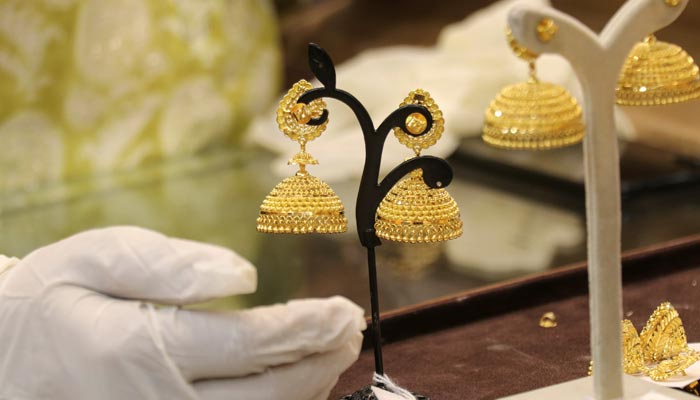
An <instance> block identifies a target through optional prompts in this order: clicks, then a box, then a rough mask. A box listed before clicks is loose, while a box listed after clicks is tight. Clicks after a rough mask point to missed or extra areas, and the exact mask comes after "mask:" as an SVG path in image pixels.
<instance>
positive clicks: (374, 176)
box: [298, 43, 452, 400]
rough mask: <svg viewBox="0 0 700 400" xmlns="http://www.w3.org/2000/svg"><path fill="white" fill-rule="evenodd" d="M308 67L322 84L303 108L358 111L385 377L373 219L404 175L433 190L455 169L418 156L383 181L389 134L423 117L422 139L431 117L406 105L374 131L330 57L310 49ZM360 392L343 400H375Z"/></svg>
mask: <svg viewBox="0 0 700 400" xmlns="http://www.w3.org/2000/svg"><path fill="white" fill-rule="evenodd" d="M309 67H310V69H311V71H312V72H313V73H314V75H315V76H316V78H318V80H319V81H320V82H321V84H323V87H320V88H316V89H311V90H309V91H308V92H306V93H304V94H303V95H302V96H301V97H300V98H299V101H298V102H299V103H304V104H308V103H309V102H311V101H313V100H316V99H319V98H322V97H329V98H333V99H336V100H339V101H341V102H342V103H344V104H346V105H347V106H348V107H350V109H351V110H352V111H353V112H354V114H355V117H356V118H357V121H358V122H359V124H360V128H361V129H362V134H363V137H364V141H365V165H364V169H363V171H362V179H361V181H360V188H359V192H358V194H357V207H356V209H355V217H356V221H357V233H358V235H359V238H360V243H362V245H363V246H364V247H366V248H367V264H368V268H369V289H370V300H371V308H372V310H371V311H372V325H371V327H370V328H371V330H372V339H373V344H374V361H375V371H376V372H377V374H379V375H384V363H383V360H382V335H381V324H380V319H379V290H378V288H377V267H376V258H375V247H377V246H379V245H381V241H380V240H379V238H378V237H377V235H376V233H375V230H374V222H375V216H376V213H377V208H378V207H379V204H380V203H381V201H382V199H383V198H384V197H385V196H386V195H387V193H389V190H391V188H392V187H393V186H394V185H395V184H396V183H397V182H398V181H399V180H400V179H401V178H403V177H404V176H405V175H407V174H409V173H410V172H412V171H414V170H416V169H422V170H423V181H424V182H425V183H426V184H427V185H428V186H429V187H431V188H441V187H445V186H447V185H449V184H450V182H451V181H452V168H450V166H449V164H448V163H447V162H446V161H445V160H443V159H441V158H437V157H432V156H419V157H414V158H411V159H409V160H407V161H404V162H403V163H401V164H399V165H398V166H397V167H396V168H394V169H393V170H391V172H389V173H388V174H387V175H386V176H385V177H384V179H383V180H382V181H381V182H380V181H379V169H380V165H381V160H382V152H383V150H384V143H385V141H386V138H387V136H388V134H389V132H390V131H391V130H392V129H393V128H395V127H400V128H402V129H404V130H405V131H408V128H407V127H406V125H405V124H406V118H407V117H408V116H409V115H411V114H413V113H420V114H422V115H423V116H424V117H425V119H426V120H427V127H426V128H425V130H424V132H423V134H425V133H426V132H428V131H430V129H431V127H432V125H433V118H432V116H431V115H430V112H429V111H428V110H427V109H426V108H425V107H423V106H420V105H406V106H403V107H400V108H398V109H396V110H394V111H393V112H392V113H391V114H389V116H388V117H387V118H386V119H385V120H384V121H383V122H382V123H381V124H380V125H379V127H378V128H377V129H374V123H373V122H372V118H371V117H370V116H369V113H368V112H367V110H366V109H365V107H364V106H363V105H362V103H360V102H359V101H358V100H357V99H356V98H355V97H354V96H352V95H351V94H350V93H348V92H346V91H344V90H340V89H336V87H335V67H334V65H333V61H332V60H331V58H330V56H329V55H328V54H327V53H326V52H325V51H324V50H323V49H322V48H321V47H319V46H318V45H316V44H313V43H310V44H309ZM327 118H328V110H324V111H323V114H322V115H321V117H319V118H318V119H314V120H311V121H310V122H309V124H311V125H319V124H321V123H323V122H324V121H325V120H326V119H327ZM367 389H368V388H365V389H362V390H360V391H358V392H356V393H355V394H353V395H350V396H346V397H345V399H352V400H356V399H357V400H359V399H373V398H374V395H372V393H371V390H367ZM417 397H418V398H419V399H427V397H424V396H417Z"/></svg>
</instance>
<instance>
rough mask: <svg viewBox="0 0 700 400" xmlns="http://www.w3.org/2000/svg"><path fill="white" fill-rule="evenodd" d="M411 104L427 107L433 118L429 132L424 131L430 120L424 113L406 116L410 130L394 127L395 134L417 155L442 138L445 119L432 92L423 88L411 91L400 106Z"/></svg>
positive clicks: (407, 126)
mask: <svg viewBox="0 0 700 400" xmlns="http://www.w3.org/2000/svg"><path fill="white" fill-rule="evenodd" d="M409 104H417V105H421V106H424V107H425V108H427V109H428V112H430V115H431V117H432V118H433V126H432V127H431V128H430V130H429V131H428V132H426V133H423V132H424V131H425V128H426V127H427V126H428V122H427V121H426V119H425V117H424V116H423V114H420V113H413V114H411V115H409V116H408V117H407V118H406V128H407V129H408V132H406V131H404V130H403V129H401V128H394V135H396V138H397V139H399V142H400V143H401V144H403V145H405V146H406V147H408V148H409V149H412V150H413V151H414V152H415V153H416V155H420V152H421V150H424V149H427V148H428V147H430V146H432V145H434V144H435V143H437V141H438V140H439V139H440V137H441V136H442V132H443V131H444V130H445V119H444V118H443V116H442V111H440V108H439V107H438V105H437V104H436V103H435V100H433V98H432V97H430V93H428V92H427V91H425V90H423V89H416V90H413V91H411V92H410V93H409V94H408V96H406V98H405V99H404V100H403V102H402V103H401V104H400V107H403V106H405V105H409Z"/></svg>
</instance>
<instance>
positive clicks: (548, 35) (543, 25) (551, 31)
mask: <svg viewBox="0 0 700 400" xmlns="http://www.w3.org/2000/svg"><path fill="white" fill-rule="evenodd" d="M557 31H559V27H558V26H557V24H555V23H554V20H553V19H550V18H542V19H541V20H540V22H539V24H537V38H538V39H539V40H540V42H542V43H547V42H549V41H550V40H552V38H553V37H554V35H556V34H557Z"/></svg>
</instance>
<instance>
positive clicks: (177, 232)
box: [0, 0, 700, 310]
mask: <svg viewBox="0 0 700 400" xmlns="http://www.w3.org/2000/svg"><path fill="white" fill-rule="evenodd" d="M530 2H531V3H535V4H541V5H546V4H549V3H548V2H546V1H544V0H532V1H530ZM513 3H514V2H513V1H505V2H492V1H482V0H473V1H468V2H465V1H441V2H433V3H430V4H427V3H426V2H425V1H417V0H404V1H401V2H395V1H389V0H298V1H293V0H276V1H272V0H110V1H102V0H0V96H1V103H0V253H2V254H6V255H12V256H18V257H22V256H24V255H26V254H28V253H29V252H30V251H31V250H33V249H35V248H37V247H39V246H43V245H46V244H48V243H51V242H54V241H56V240H59V239H61V238H64V237H66V236H69V235H71V234H73V233H76V232H79V231H82V230H85V229H89V228H95V227H102V226H109V225H125V224H130V225H139V226H143V227H147V228H151V229H155V230H158V231H161V232H163V233H165V234H167V235H171V236H178V237H183V238H189V239H194V240H200V241H205V242H210V243H215V244H219V245H223V246H227V247H229V248H232V249H234V250H235V251H237V252H239V253H240V254H242V255H243V256H245V257H247V258H249V259H251V260H252V261H253V262H254V263H255V264H256V265H257V267H258V270H259V290H258V292H257V293H256V294H254V295H250V296H244V297H239V298H234V299H226V300H224V301H221V302H217V303H215V304H210V305H208V306H210V307H240V306H252V305H258V304H269V303H273V302H278V301H285V300H287V299H290V298H298V297H317V296H330V295H335V294H341V295H344V296H347V297H349V298H351V299H352V300H354V301H355V302H357V303H359V304H360V305H362V306H364V307H365V308H368V303H369V298H368V295H367V293H368V290H367V285H368V283H367V274H366V264H365V253H364V248H362V247H361V246H360V244H359V241H358V240H357V235H356V232H354V231H353V229H354V228H353V227H352V226H351V227H350V230H349V232H348V233H344V234H337V235H299V236H295V235H266V234H262V233H258V232H256V229H255V225H256V222H255V220H256V218H257V215H258V210H259V206H260V203H261V202H262V200H263V198H264V197H265V195H266V194H267V193H268V192H269V191H270V190H271V189H272V187H274V185H275V184H276V183H277V182H278V181H279V180H280V179H281V178H283V177H284V176H288V175H291V174H293V173H294V172H295V169H294V168H292V167H288V166H287V165H286V160H287V159H288V158H289V156H290V155H291V154H292V152H293V151H294V150H295V148H296V147H295V144H294V143H293V142H291V141H289V140H288V139H287V138H286V137H284V136H283V135H282V134H281V133H280V132H279V131H278V130H277V128H276V124H275V111H274V110H275V107H276V103H277V102H278V100H279V98H280V96H281V95H282V93H284V92H286V90H287V88H288V87H289V86H291V84H292V83H293V82H295V81H297V80H299V79H301V78H306V79H309V78H310V76H311V74H310V72H309V70H308V66H307V63H306V54H307V53H306V46H307V43H308V42H316V43H318V44H320V45H321V46H323V47H324V48H325V49H326V50H327V51H328V52H329V53H330V54H331V56H332V57H333V59H334V61H335V63H336V66H337V67H338V83H337V84H338V87H339V88H342V89H345V90H348V91H350V92H351V93H353V94H355V95H356V96H357V97H358V98H359V100H360V101H362V102H363V103H365V104H366V105H367V108H368V110H369V111H370V114H371V115H372V117H373V118H374V121H375V124H378V123H379V122H380V121H381V120H382V119H383V118H384V117H385V116H386V115H387V114H388V113H389V112H390V111H391V110H393V109H394V108H396V107H397V106H398V105H399V103H400V102H401V101H402V100H403V97H404V96H405V95H406V94H407V93H408V91H410V90H411V89H414V88H417V87H423V88H424V89H427V90H429V91H430V92H431V94H432V95H433V97H434V98H435V100H436V102H437V103H438V104H439V105H440V107H441V109H443V111H444V113H445V119H446V132H445V136H444V138H443V139H442V140H441V142H440V143H439V144H438V145H437V146H435V148H434V149H428V150H427V151H425V152H424V154H434V155H438V156H443V157H448V160H449V161H450V163H451V164H452V166H453V168H454V170H455V174H456V179H455V181H453V183H452V184H451V185H450V186H449V187H448V191H449V192H450V194H451V195H452V196H453V197H454V198H455V200H456V201H457V203H458V204H459V206H460V209H461V213H462V220H463V222H464V235H463V236H462V237H461V238H459V239H457V240H454V241H451V242H448V243H440V244H422V245H403V244H397V243H389V242H385V243H384V244H383V245H382V246H381V247H379V248H378V250H377V256H378V268H379V280H380V301H381V306H382V308H383V310H389V309H395V308H399V307H403V306H407V305H411V304H415V303H418V302H422V301H427V300H430V299H433V298H436V297H441V296H446V295H450V294H453V293H456V292H460V291H463V290H466V289H469V288H474V287H478V286H482V285H487V284H491V283H496V282H499V281H502V280H505V279H511V278H515V277H518V276H523V275H527V274H532V273H536V272H542V271H546V270H548V269H552V268H557V267H559V266H563V265H566V264H567V263H572V262H576V261H582V260H584V259H585V210H584V192H583V181H582V180H583V178H582V177H583V172H582V157H581V146H574V147H571V148H566V149H562V150H555V151H548V152H536V153H525V152H518V151H514V152H509V151H504V150H495V149H491V148H487V147H486V146H485V145H483V144H482V143H481V139H480V138H479V135H480V127H481V124H482V123H483V112H484V109H485V108H486V106H487V105H488V103H489V101H490V100H491V99H492V98H493V97H495V95H496V94H497V93H498V90H499V89H500V88H501V87H502V86H504V85H507V84H512V83H516V82H518V81H523V80H525V79H526V78H527V65H525V63H523V62H521V61H519V60H518V59H517V58H516V57H514V56H513V55H512V54H510V51H509V50H508V47H507V45H506V42H505V40H504V34H503V31H504V29H505V26H506V22H505V15H506V12H507V10H508V8H510V7H511V6H512V5H513ZM622 4H623V2H622V1H619V0H613V1H607V0H606V1H603V0H596V1H587V2H580V1H563V0H562V1H553V5H554V6H555V7H557V8H559V9H561V10H563V11H565V12H567V13H570V14H571V15H573V16H576V17H578V18H579V19H581V20H582V21H583V22H585V23H586V24H588V25H589V26H590V27H591V28H593V29H595V30H600V29H601V28H602V26H603V24H604V23H605V22H606V21H607V20H608V19H609V18H610V17H611V16H612V15H613V13H614V12H615V11H616V10H617V9H618V8H619V7H620V6H621V5H622ZM698 26H700V4H698V3H697V2H691V3H690V4H689V5H688V7H687V9H686V11H685V13H684V14H683V15H682V16H681V17H680V18H679V19H678V21H677V22H676V23H675V24H674V25H673V26H671V27H668V28H667V29H664V30H663V31H662V32H659V33H658V37H659V39H660V40H665V41H669V42H673V43H675V44H677V45H679V46H682V47H683V48H684V49H685V50H686V51H688V53H689V54H690V55H691V56H693V57H695V58H696V60H697V59H698V58H700V41H698V40H697V37H698V35H700V28H698ZM640 39H641V38H640ZM538 68H539V75H540V78H541V79H542V80H551V81H555V82H557V83H560V84H563V85H565V86H567V87H568V88H570V90H571V91H572V92H573V93H574V95H578V87H577V86H578V85H577V82H576V79H575V77H574V76H573V74H572V73H571V71H570V68H569V66H568V65H567V64H566V62H565V61H563V60H561V59H559V58H557V57H555V56H543V57H542V59H541V61H540V62H539V63H538ZM329 107H332V108H329V109H330V111H331V117H330V123H329V129H328V131H327V132H326V133H325V134H324V135H323V136H322V137H321V138H320V139H317V140H316V141H314V142H313V143H311V144H310V145H309V149H308V150H309V152H310V153H311V154H312V155H314V156H315V157H316V158H318V159H319V160H320V162H321V164H320V165H319V166H315V167H312V168H310V172H311V173H312V174H314V175H318V176H319V177H321V178H324V179H326V180H327V181H328V182H329V184H331V186H332V187H333V188H334V189H335V191H336V192H337V193H338V194H339V196H340V197H341V199H342V200H343V202H344V203H345V207H346V215H348V217H349V219H350V220H352V219H353V218H352V217H353V216H354V202H355V196H356V192H357V185H358V180H359V175H360V173H361V167H362V160H363V156H364V155H363V147H362V138H361V133H360V131H359V128H358V127H357V126H356V125H355V122H354V121H353V120H352V118H351V116H350V115H349V114H348V113H347V110H341V108H342V107H341V106H340V105H338V103H334V104H329ZM698 111H700V102H697V101H696V102H691V103H686V104H679V105H673V106H663V107H646V108H629V107H627V108H624V109H623V110H620V111H619V114H618V122H619V129H620V132H619V134H620V143H621V151H622V155H621V158H622V161H621V171H622V191H623V233H622V244H623V249H624V250H628V249H633V248H637V247H640V246H645V245H650V244H654V243H659V242H663V241H668V240H671V239H674V238H678V237H682V236H687V235H691V234H697V233H700V128H698V127H699V126H700V113H698ZM389 142H390V143H389ZM386 152H387V154H385V158H384V161H383V167H384V168H385V169H390V168H392V167H393V166H394V165H396V164H397V163H398V162H400V161H402V160H403V159H404V158H406V157H408V156H411V152H410V151H409V150H407V149H405V148H402V146H400V145H399V144H398V141H397V140H395V138H394V137H393V136H390V137H389V138H388V143H387V150H386ZM353 223H354V221H351V224H353ZM88 250H89V249H88Z"/></svg>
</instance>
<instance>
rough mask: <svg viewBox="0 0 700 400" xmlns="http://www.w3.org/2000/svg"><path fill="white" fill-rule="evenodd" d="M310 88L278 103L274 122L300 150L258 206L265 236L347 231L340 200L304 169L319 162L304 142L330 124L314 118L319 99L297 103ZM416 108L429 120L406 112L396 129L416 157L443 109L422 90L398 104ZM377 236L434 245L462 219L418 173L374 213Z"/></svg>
mask: <svg viewBox="0 0 700 400" xmlns="http://www.w3.org/2000/svg"><path fill="white" fill-rule="evenodd" d="M310 89H312V86H311V84H310V83H308V82H306V81H304V80H301V81H299V82H297V83H295V84H294V86H293V87H292V88H291V89H290V90H289V92H288V93H287V94H286V95H285V96H284V98H283V99H282V100H281V101H280V104H279V107H278V109H277V123H278V125H279V128H280V130H281V131H282V133H284V134H285V135H286V136H287V137H289V138H290V139H292V140H295V141H297V142H299V145H300V147H301V151H300V152H299V153H297V154H296V155H294V156H293V157H292V158H291V159H290V160H289V164H294V165H298V166H299V170H298V171H297V172H296V174H295V175H294V176H291V177H289V178H286V179H284V180H283V181H282V182H280V183H279V184H277V186H275V188H274V189H272V191H271V192H270V194H268V195H267V196H266V197H265V200H263V203H262V205H261V206H260V215H259V216H258V219H257V229H258V231H260V232H266V233H298V234H303V233H313V232H317V233H337V232H344V231H345V230H347V219H346V217H345V210H344V207H343V204H342V202H341V201H340V198H338V196H337V195H336V194H335V192H333V189H331V188H330V186H328V184H326V183H325V182H323V181H322V180H320V179H319V178H317V177H314V176H312V175H310V174H309V172H308V171H306V166H307V165H315V164H318V161H317V160H316V159H315V158H314V157H313V156H311V155H310V154H309V153H307V152H306V144H307V143H308V142H309V141H311V140H313V139H315V138H317V137H319V136H320V135H321V134H322V133H323V131H324V130H325V128H326V126H327V124H328V120H327V119H326V120H325V121H322V122H321V121H319V123H318V124H310V122H311V121H312V120H318V119H319V118H320V117H321V116H322V115H323V113H324V110H325V109H326V104H325V102H323V101H322V100H321V99H318V100H314V101H311V102H310V103H309V104H303V103H299V102H298V101H299V98H300V97H301V95H302V94H304V93H305V92H307V91H308V90H310ZM409 104H415V105H421V106H423V107H425V109H427V110H428V112H429V113H430V117H431V119H432V121H433V123H432V125H431V127H430V130H428V131H427V132H426V131H425V130H426V129H427V128H428V121H427V119H426V117H425V116H424V115H423V114H421V113H412V114H410V115H409V116H408V117H407V118H406V121H405V123H404V125H405V126H404V127H405V128H406V129H405V130H404V129H401V128H396V129H394V134H395V135H396V137H397V138H398V139H399V141H400V142H401V143H403V144H404V145H406V146H407V147H409V148H410V149H412V150H413V151H414V152H415V154H416V156H418V155H420V152H421V150H423V149H426V148H428V147H430V146H432V145H433V144H435V143H436V142H437V141H438V139H439V138H440V136H441V135H442V133H443V131H444V118H443V116H442V111H440V108H439V107H438V105H437V104H436V103H435V101H434V100H433V98H432V97H431V96H430V93H428V92H427V91H425V90H422V89H416V90H414V91H412V92H410V93H409V94H408V96H407V97H406V98H405V99H404V101H403V102H402V103H401V106H405V105H409ZM375 229H376V234H377V236H378V237H380V238H384V239H388V240H393V241H399V242H409V243H425V242H436V241H442V240H449V239H454V238H456V237H458V236H460V235H461V234H462V221H461V220H460V217H459V209H458V208H457V204H456V203H455V201H454V200H453V199H452V197H450V195H449V194H448V193H447V191H446V190H445V189H443V188H437V189H433V188H430V187H429V186H428V185H426V184H425V182H424V181H423V178H422V171H421V170H420V169H418V170H415V171H413V172H412V173H410V174H409V176H408V178H405V179H403V180H401V181H400V182H398V183H397V184H396V185H395V186H394V187H393V188H391V190H390V192H389V193H388V194H387V196H386V197H385V198H384V199H382V201H381V203H380V205H379V208H378V209H377V215H376V222H375Z"/></svg>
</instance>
